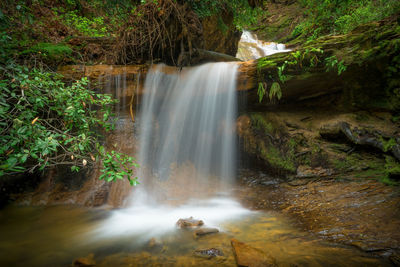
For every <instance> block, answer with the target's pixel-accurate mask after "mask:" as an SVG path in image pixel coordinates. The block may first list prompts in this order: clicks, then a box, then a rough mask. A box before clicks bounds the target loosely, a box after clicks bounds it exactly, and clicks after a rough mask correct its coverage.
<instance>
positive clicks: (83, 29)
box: [62, 10, 108, 37]
mask: <svg viewBox="0 0 400 267" xmlns="http://www.w3.org/2000/svg"><path fill="white" fill-rule="evenodd" d="M62 17H63V18H64V19H65V21H66V24H67V25H69V26H72V27H74V28H75V29H76V30H77V31H79V32H80V33H82V34H83V35H87V36H92V37H102V36H106V35H107V33H108V29H107V25H106V24H105V22H104V18H103V17H101V16H100V17H94V18H92V19H90V18H87V17H84V16H80V15H78V11H77V10H74V11H69V12H67V13H65V14H64V15H63V16H62Z"/></svg>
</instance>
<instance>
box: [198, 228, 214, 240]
mask: <svg viewBox="0 0 400 267" xmlns="http://www.w3.org/2000/svg"><path fill="white" fill-rule="evenodd" d="M218 232H219V230H218V229H217V228H201V229H198V230H196V231H194V237H196V238H197V237H201V236H205V235H209V234H216V233H218Z"/></svg>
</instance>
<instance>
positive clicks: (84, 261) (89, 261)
mask: <svg viewBox="0 0 400 267" xmlns="http://www.w3.org/2000/svg"><path fill="white" fill-rule="evenodd" d="M95 265H96V261H95V260H94V254H93V253H90V254H89V255H88V256H87V257H83V258H78V259H76V260H74V262H73V263H72V266H74V267H84V266H95Z"/></svg>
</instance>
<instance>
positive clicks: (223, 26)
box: [202, 11, 242, 56]
mask: <svg viewBox="0 0 400 267" xmlns="http://www.w3.org/2000/svg"><path fill="white" fill-rule="evenodd" d="M202 25H203V37H204V49H206V50H211V51H215V52H219V53H222V54H227V55H231V56H235V55H236V52H237V50H238V43H239V40H240V36H241V35H242V33H241V32H240V31H239V30H237V29H236V26H235V25H234V24H233V14H231V13H228V12H226V11H224V12H223V13H222V14H216V15H213V16H210V17H206V18H204V19H203V20H202Z"/></svg>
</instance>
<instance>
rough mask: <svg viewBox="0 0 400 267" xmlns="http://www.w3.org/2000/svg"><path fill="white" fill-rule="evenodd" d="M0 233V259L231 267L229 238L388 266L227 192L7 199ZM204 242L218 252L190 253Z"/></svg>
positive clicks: (336, 261) (299, 261)
mask: <svg viewBox="0 0 400 267" xmlns="http://www.w3.org/2000/svg"><path fill="white" fill-rule="evenodd" d="M189 216H193V217H194V218H197V219H202V220H204V223H205V226H203V227H217V228H218V229H219V231H220V232H219V233H216V234H210V235H206V236H202V237H197V238H196V237H194V234H193V231H194V230H193V229H179V228H178V227H177V226H176V225H175V223H176V221H177V220H178V219H179V218H187V217H189ZM0 236H1V241H0V265H1V266H70V264H71V263H72V262H73V261H74V260H75V259H77V258H80V257H90V256H89V255H90V254H92V255H93V260H94V261H95V263H96V266H236V262H235V258H234V254H233V251H232V247H231V239H232V238H235V239H238V240H240V241H241V242H245V243H246V244H249V245H251V246H252V247H254V248H258V249H260V250H261V251H263V252H265V253H267V254H269V255H271V256H272V257H273V258H274V259H275V260H276V262H277V264H278V266H390V265H389V264H388V263H386V262H384V261H382V260H380V259H377V258H372V257H369V256H368V254H366V253H363V252H361V251H358V250H357V249H355V248H351V247H345V246H341V245H338V244H334V243H329V242H326V241H323V240H320V239H317V238H315V237H313V236H312V235H311V234H309V233H307V232H303V231H300V230H299V229H297V227H295V224H294V222H292V221H290V220H289V219H288V218H286V217H284V216H282V215H280V214H279V213H276V212H270V211H251V210H248V209H245V208H244V207H242V206H241V205H240V204H239V202H237V200H235V199H233V198H227V197H226V196H220V197H215V198H212V199H207V200H192V201H189V202H187V203H186V204H183V205H180V206H170V205H163V206H137V207H132V208H130V209H117V210H107V209H100V208H99V209H86V208H82V207H77V206H50V207H16V206H10V207H8V208H6V209H3V210H2V211H1V212H0ZM209 248H216V249H218V250H220V251H222V253H223V256H217V257H213V258H210V259H208V258H202V257H200V256H197V255H196V254H195V251H196V250H199V249H209Z"/></svg>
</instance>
